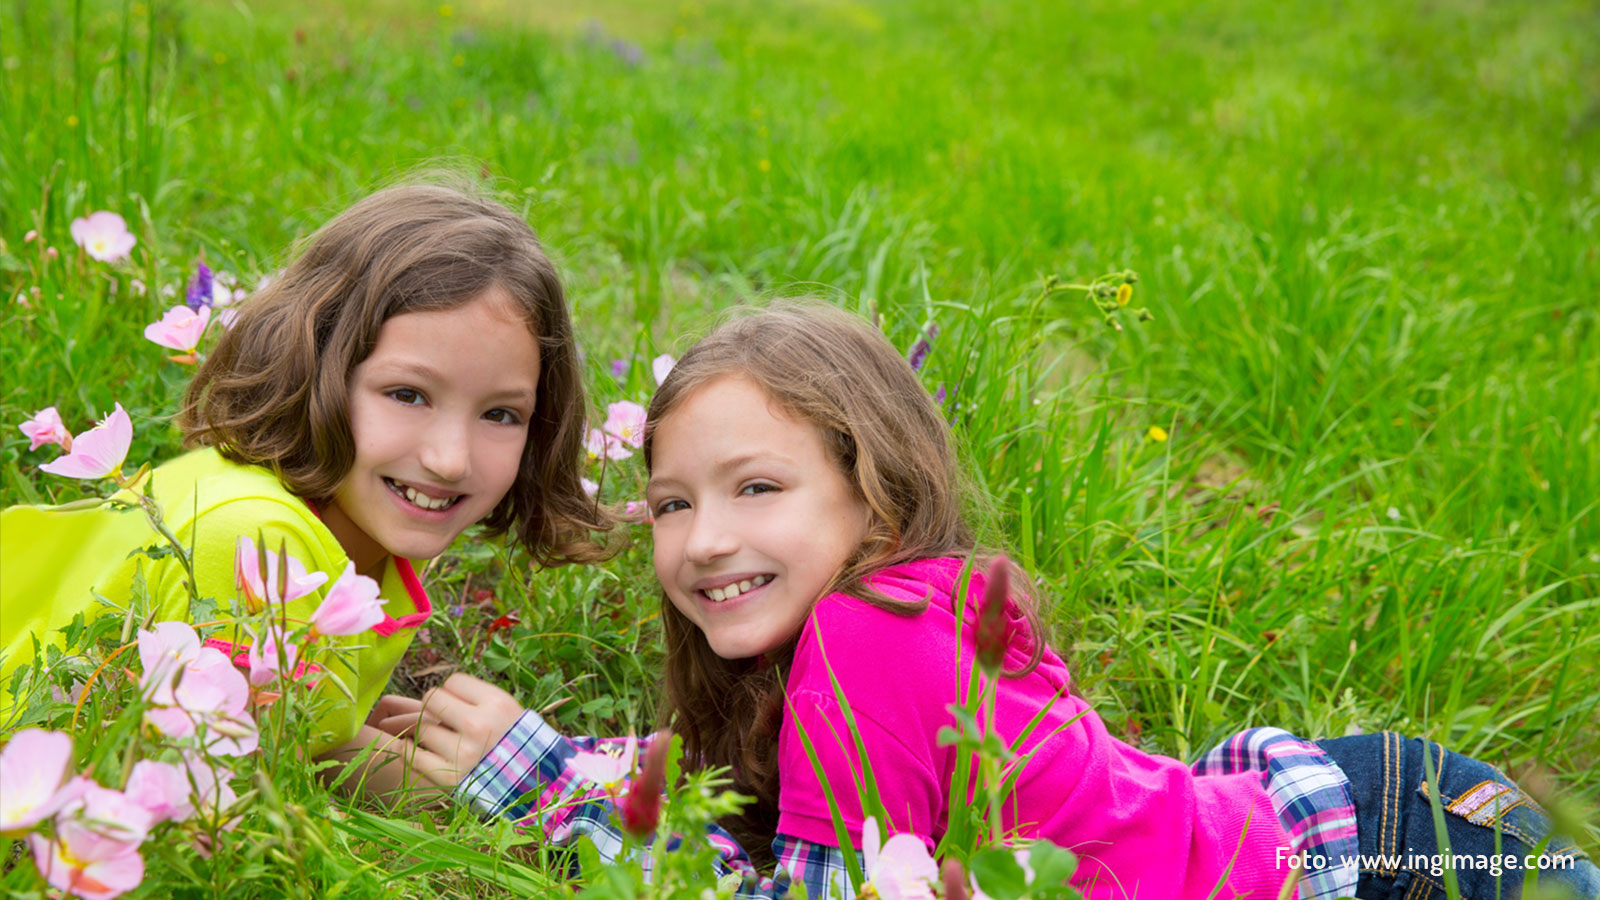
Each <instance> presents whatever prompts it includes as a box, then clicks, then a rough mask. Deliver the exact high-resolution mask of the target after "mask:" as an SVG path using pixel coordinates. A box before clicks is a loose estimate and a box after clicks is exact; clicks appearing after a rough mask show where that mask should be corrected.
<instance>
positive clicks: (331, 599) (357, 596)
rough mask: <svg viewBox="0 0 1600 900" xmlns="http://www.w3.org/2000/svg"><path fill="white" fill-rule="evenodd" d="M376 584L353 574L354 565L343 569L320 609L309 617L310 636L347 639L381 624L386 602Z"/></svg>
mask: <svg viewBox="0 0 1600 900" xmlns="http://www.w3.org/2000/svg"><path fill="white" fill-rule="evenodd" d="M379 590H380V588H379V585H378V583H377V582H376V581H373V580H372V579H371V578H368V577H367V576H365V575H358V574H356V564H355V563H349V564H348V565H346V566H345V570H344V574H342V575H340V576H339V580H338V581H335V582H334V583H333V587H330V588H328V595H327V596H326V597H324V598H323V600H322V605H321V606H318V607H317V611H316V612H314V613H312V614H311V631H312V633H313V634H323V635H333V636H338V635H350V634H360V633H361V632H363V631H366V630H367V629H369V628H371V627H372V626H374V625H376V624H378V623H379V622H382V621H383V618H384V616H383V604H385V603H387V602H388V601H387V600H384V599H383V598H381V597H379V596H378V592H379Z"/></svg>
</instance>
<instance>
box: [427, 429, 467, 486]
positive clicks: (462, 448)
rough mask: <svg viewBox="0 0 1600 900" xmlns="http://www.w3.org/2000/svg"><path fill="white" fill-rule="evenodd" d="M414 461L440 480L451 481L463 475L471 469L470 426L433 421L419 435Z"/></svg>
mask: <svg viewBox="0 0 1600 900" xmlns="http://www.w3.org/2000/svg"><path fill="white" fill-rule="evenodd" d="M418 461H419V462H421V463H422V467H423V468H424V469H426V470H427V471H428V474H430V475H432V476H433V477H435V478H438V479H439V480H440V481H444V482H451V483H453V482H457V481H461V480H462V479H464V478H466V477H467V475H469V474H470V473H471V472H472V428H471V426H470V425H462V424H460V423H456V422H450V421H437V422H435V423H434V424H433V426H432V427H431V428H429V429H428V430H427V432H426V433H424V434H423V436H422V446H421V448H419V451H418Z"/></svg>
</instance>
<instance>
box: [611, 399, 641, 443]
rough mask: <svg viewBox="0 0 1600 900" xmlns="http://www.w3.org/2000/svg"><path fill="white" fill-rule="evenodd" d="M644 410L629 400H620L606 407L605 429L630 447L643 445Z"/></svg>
mask: <svg viewBox="0 0 1600 900" xmlns="http://www.w3.org/2000/svg"><path fill="white" fill-rule="evenodd" d="M645 415H646V410H645V408H644V407H642V406H640V405H639V404H637V403H634V402H632V401H630V400H621V401H618V402H616V403H612V404H610V405H608V406H607V407H606V424H605V430H606V432H607V433H608V434H610V435H612V436H614V437H616V438H617V439H618V440H620V441H622V442H623V443H624V444H627V445H628V446H630V447H642V446H644V422H645Z"/></svg>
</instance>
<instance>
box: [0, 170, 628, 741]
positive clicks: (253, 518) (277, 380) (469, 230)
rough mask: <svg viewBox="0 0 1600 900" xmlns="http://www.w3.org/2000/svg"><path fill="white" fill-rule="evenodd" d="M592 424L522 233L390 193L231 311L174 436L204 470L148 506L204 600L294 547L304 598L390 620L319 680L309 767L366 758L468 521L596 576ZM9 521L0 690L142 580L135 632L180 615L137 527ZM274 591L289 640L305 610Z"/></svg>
mask: <svg viewBox="0 0 1600 900" xmlns="http://www.w3.org/2000/svg"><path fill="white" fill-rule="evenodd" d="M585 413H586V403H585V397H584V391H583V385H582V376H581V371H580V366H579V362H578V353H577V347H576V345H575V343H574V340H573V333H572V325H571V322H570V320H569V318H568V313H567V306H566V300H565V297H564V295H563V293H562V289H561V283H560V281H559V280H558V279H557V276H556V271H555V268H554V267H553V266H552V265H551V263H550V260H549V259H548V258H547V257H546V256H545V253H544V250H543V248H542V247H541V246H540V244H539V241H538V239H537V238H536V237H535V236H534V233H533V230H532V229H531V228H529V227H528V224H527V223H526V222H524V221H523V220H522V219H521V218H519V217H518V216H517V215H515V214H514V213H512V212H511V211H510V210H509V209H507V208H506V207H504V206H502V205H501V204H499V203H497V202H495V201H493V200H491V199H489V198H487V197H486V196H481V195H480V194H479V193H478V192H477V191H476V190H474V189H473V188H471V187H469V186H467V185H465V184H464V183H460V184H447V183H417V184H406V185H401V186H397V187H391V188H388V189H385V190H381V191H378V192H377V193H374V194H372V195H371V196H369V197H367V198H365V199H363V200H361V201H360V202H358V203H356V204H355V205H354V206H352V207H351V208H350V209H348V210H346V211H345V212H343V213H341V214H340V215H338V216H337V217H335V218H334V219H333V220H332V221H330V222H328V223H327V224H326V225H324V226H323V227H322V229H321V230H319V231H317V232H316V233H315V234H314V235H312V236H311V237H310V238H309V240H307V242H306V243H305V245H304V247H303V249H302V251H301V252H300V254H299V256H298V258H296V259H295V260H294V261H293V262H292V263H291V264H290V265H289V266H288V267H287V268H286V269H285V270H284V271H283V272H282V273H280V274H279V275H278V276H277V277H276V278H274V279H273V280H272V281H271V283H270V284H268V285H267V286H266V287H264V288H262V289H261V290H260V291H259V292H258V293H257V294H256V295H255V296H254V297H252V298H251V299H250V300H249V301H247V302H246V303H245V304H244V305H243V307H242V308H241V309H240V311H239V314H238V318H237V319H236V321H235V322H234V323H233V325H232V328H231V330H229V331H228V332H227V333H226V334H225V335H224V336H223V337H222V338H221V340H220V342H219V344H218V345H217V347H216V348H215V350H214V351H213V352H212V354H211V355H210V357H209V358H208V359H206V361H205V362H204V364H203V365H202V366H201V368H200V370H199V372H198V374H197V375H196V376H195V378H194V381H193V383H192V384H191V385H190V386H189V389H188V394H187V398H186V403H185V406H184V409H183V412H182V415H181V417H180V424H181V425H182V427H183V429H184V436H185V442H186V443H187V444H188V445H189V446H191V447H197V448H199V449H195V450H193V451H192V452H190V453H187V454H185V455H184V456H181V457H179V458H178V459H175V460H172V461H170V462H167V463H165V464H163V465H161V466H158V467H157V468H156V469H155V470H154V472H153V477H152V478H151V479H150V480H148V481H146V482H144V484H145V487H144V490H147V491H148V492H150V495H151V496H153V497H154V498H155V499H156V500H157V501H158V503H159V504H160V507H161V508H162V509H163V510H164V512H165V517H166V524H167V525H168V526H169V528H170V530H171V531H172V533H173V534H174V535H176V537H177V538H178V539H179V540H180V541H182V542H183V543H184V544H185V545H192V546H193V548H194V553H193V562H194V576H195V580H196V582H197V583H196V584H194V585H193V588H194V591H195V594H196V595H197V596H200V597H209V598H215V599H216V600H218V601H219V602H221V603H222V604H223V605H227V603H228V601H229V600H230V599H231V598H233V597H235V596H236V594H237V590H238V589H240V588H242V587H243V585H236V572H235V552H236V546H238V545H239V543H240V540H241V538H248V539H249V540H250V541H252V542H254V541H256V540H264V541H265V545H266V549H267V550H269V551H271V552H272V553H273V554H274V555H276V554H277V552H278V551H279V550H280V548H283V549H286V550H287V553H288V555H289V556H290V557H291V558H292V559H294V560H295V561H296V563H297V564H298V566H299V567H303V569H304V570H305V571H306V572H308V573H312V576H311V577H312V581H315V575H314V573H318V572H321V573H327V574H328V576H329V578H330V579H331V578H332V577H333V576H337V575H339V573H341V572H344V571H345V570H346V569H347V568H353V570H354V572H356V573H359V574H360V575H362V576H366V577H368V578H371V579H372V580H373V581H374V582H376V583H377V585H376V587H377V589H378V590H379V592H380V593H379V596H380V598H382V600H383V601H384V602H385V606H384V612H385V617H384V620H383V622H381V623H380V624H379V625H377V626H376V627H375V628H374V629H373V633H371V634H368V635H366V636H364V637H363V639H362V641H361V644H362V646H360V647H358V648H355V649H354V650H353V651H352V652H350V653H348V654H341V655H339V656H338V657H336V658H331V659H330V661H329V662H328V665H329V666H330V667H332V668H333V670H334V671H333V674H335V675H337V676H338V677H339V679H340V680H341V681H342V682H343V683H344V684H345V685H347V686H348V687H349V688H350V690H351V692H352V693H353V694H354V700H355V702H353V703H347V702H341V703H339V704H337V705H336V706H335V708H333V709H332V710H331V711H330V712H329V713H327V715H326V716H325V717H324V718H323V719H322V720H321V721H320V723H319V724H320V726H321V728H322V731H323V735H324V737H323V740H321V741H319V742H317V743H316V744H315V745H314V746H313V747H311V748H310V750H311V751H312V752H315V753H320V752H322V751H325V750H327V749H329V748H331V747H335V746H338V745H340V744H345V743H346V742H351V746H352V747H359V746H364V745H365V744H366V743H367V742H369V741H370V740H371V739H372V738H374V737H377V736H378V734H377V732H376V731H374V730H373V729H371V728H370V727H368V726H365V725H364V720H365V717H366V715H367V712H368V710H369V709H370V708H371V706H372V705H373V703H374V702H375V701H376V700H377V698H378V696H379V695H380V694H381V693H382V691H383V688H384V685H385V684H386V683H387V682H388V680H389V675H390V673H391V672H392V671H393V669H394V666H395V664H396V663H397V662H398V660H399V659H400V657H401V655H402V654H403V653H404V652H405V649H406V647H407V646H408V645H409V644H410V643H411V640H412V637H413V636H414V635H415V634H416V630H417V628H418V627H419V626H421V625H422V624H423V623H424V622H425V621H426V620H427V618H428V615H429V613H430V612H431V611H432V603H431V601H430V600H429V598H428V596H427V594H426V592H425V591H424V590H423V587H422V583H421V581H420V580H419V579H418V577H417V565H418V564H420V563H421V562H423V561H426V560H427V559H430V558H432V557H434V556H436V555H438V554H439V553H441V552H443V551H444V550H445V548H446V547H448V546H449V545H450V543H451V541H453V540H454V539H455V538H456V537H457V536H458V535H460V534H461V532H462V531H464V530H465V529H467V528H468V527H469V526H471V525H473V524H476V523H480V522H481V523H483V524H484V525H486V526H487V529H488V533H489V534H491V535H499V534H505V533H508V532H509V533H512V534H514V536H515V540H516V541H517V543H518V544H519V545H521V546H522V547H523V548H524V549H525V550H526V551H527V552H528V554H529V555H530V556H532V557H533V558H534V559H535V560H537V561H538V562H540V563H542V564H545V565H558V564H562V563H567V562H582V561H589V560H593V559H596V558H599V557H600V556H602V555H603V553H604V550H605V548H604V547H602V546H601V545H599V544H597V543H596V542H595V540H594V537H593V536H594V534H595V533H596V532H604V531H606V530H608V529H609V527H610V525H609V522H608V520H607V519H606V518H605V517H604V515H603V514H602V513H601V511H600V510H598V509H597V508H596V506H595V504H594V503H593V502H592V501H591V500H589V499H588V498H587V497H586V496H585V494H584V493H583V490H582V487H581V485H580V482H579V470H580V466H581V464H582V460H583V456H582V453H581V449H580V447H581V439H582V427H583V422H584V418H585ZM3 519H4V524H3V535H4V542H3V553H0V556H3V558H4V568H5V579H4V591H3V594H0V610H3V611H4V616H3V625H0V653H3V656H4V659H3V668H0V676H3V675H9V673H10V672H11V670H12V669H14V668H16V667H17V666H19V665H20V664H22V663H24V662H27V661H28V660H30V659H31V658H32V656H33V651H32V642H33V640H34V639H35V638H37V639H38V640H39V641H41V642H45V643H48V642H50V641H51V640H53V639H54V640H58V639H59V637H58V635H57V632H58V630H59V629H60V628H62V627H63V626H65V625H66V624H68V623H69V622H71V621H72V619H73V617H74V616H75V615H77V614H80V613H83V614H87V615H94V614H95V613H96V612H98V611H99V609H100V607H99V606H98V604H97V603H96V601H95V594H96V593H98V594H100V595H102V596H105V597H108V598H114V599H115V600H116V601H119V602H122V601H125V600H126V598H128V597H130V596H132V595H133V584H134V581H135V579H137V578H142V579H143V581H144V583H145V584H146V585H147V588H148V591H149V595H150V598H151V605H152V610H151V615H150V616H149V618H148V619H147V620H146V621H147V622H152V621H167V620H173V619H181V618H183V617H184V616H185V615H186V613H187V610H188V609H189V597H190V590H189V586H188V585H187V584H186V581H187V579H188V574H187V573H186V572H185V570H184V568H183V567H182V566H180V565H178V564H177V562H176V561H175V560H174V558H173V557H171V556H165V557H160V558H153V559H146V558H143V557H142V556H138V555H136V554H131V553H130V551H133V550H137V549H138V548H141V547H144V546H147V545H149V544H150V543H151V542H152V537H153V536H152V535H151V533H150V531H149V527H148V526H147V525H146V523H145V522H144V520H143V518H142V517H139V516H130V515H122V514H119V513H118V512H116V511H114V510H113V509H111V508H109V507H106V506H101V507H97V508H94V509H80V508H73V509H58V508H51V507H28V506H19V507H14V508H12V509H8V510H6V511H5V513H4V514H3ZM46 560H48V564H45V561H46ZM274 568H275V566H274ZM267 577H268V580H269V581H275V580H276V572H274V571H269V572H268V573H267ZM307 583H308V584H309V583H310V582H307ZM273 590H276V589H275V588H274V589H273ZM323 590H326V588H324V589H323ZM282 591H283V592H284V593H289V594H290V597H291V599H290V602H289V603H288V604H287V611H286V616H288V617H290V618H295V619H298V620H302V621H303V620H305V619H306V618H307V614H308V613H309V612H310V611H311V610H312V609H315V608H316V605H317V603H318V601H319V600H320V599H321V592H320V591H312V592H310V593H307V594H306V595H305V596H303V597H299V598H298V599H293V593H291V592H290V590H289V586H287V585H286V586H283V588H282ZM219 649H225V650H226V652H228V654H229V656H230V657H231V658H235V659H238V660H243V659H244V656H245V654H244V651H245V650H246V649H247V648H245V647H243V646H229V647H227V648H219ZM42 689H43V682H42V681H41V682H39V683H37V684H27V683H24V684H23V685H22V686H21V689H20V690H19V691H18V695H17V696H16V697H15V698H11V699H12V700H13V701H16V702H26V701H27V700H28V699H29V697H30V694H32V693H34V692H35V691H37V690H42ZM328 693H330V695H331V694H333V692H331V691H330V692H328ZM11 705H13V703H5V702H0V707H5V706H11ZM352 739H354V740H352Z"/></svg>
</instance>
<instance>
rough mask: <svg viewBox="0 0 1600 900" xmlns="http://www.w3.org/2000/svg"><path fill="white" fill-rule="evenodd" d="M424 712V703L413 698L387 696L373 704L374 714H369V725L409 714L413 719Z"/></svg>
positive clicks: (394, 695)
mask: <svg viewBox="0 0 1600 900" xmlns="http://www.w3.org/2000/svg"><path fill="white" fill-rule="evenodd" d="M420 712H422V701H421V700H417V699H415V698H412V697H401V696H400V695H398V694H385V695H383V696H382V697H379V698H378V702H377V703H375V704H373V707H372V712H370V713H368V714H367V724H368V725H377V724H378V722H379V721H381V720H383V719H388V718H392V717H395V716H403V715H407V714H409V715H410V716H411V718H412V719H415V718H416V717H417V714H418V713H420Z"/></svg>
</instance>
